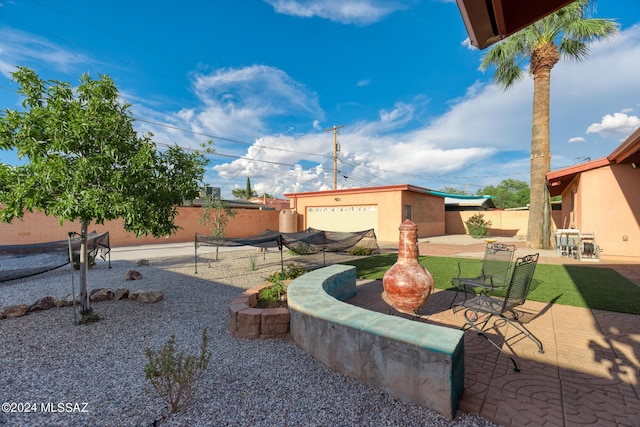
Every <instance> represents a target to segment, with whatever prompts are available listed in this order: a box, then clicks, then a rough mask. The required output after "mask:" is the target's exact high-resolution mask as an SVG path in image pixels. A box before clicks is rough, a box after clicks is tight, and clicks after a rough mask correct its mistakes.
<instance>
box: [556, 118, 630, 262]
mask: <svg viewBox="0 0 640 427" xmlns="http://www.w3.org/2000/svg"><path fill="white" fill-rule="evenodd" d="M547 181H548V183H549V185H550V191H551V195H552V196H558V195H562V217H561V221H560V224H559V225H558V227H559V228H564V229H570V228H577V229H579V230H580V232H587V233H595V238H596V243H597V245H598V246H599V247H600V249H601V258H602V259H603V260H604V261H606V260H607V259H610V260H628V261H640V225H639V223H640V128H638V129H637V130H636V131H635V132H634V133H633V134H631V136H629V138H627V139H626V140H625V141H624V142H623V143H622V144H621V145H620V146H619V147H618V148H616V149H615V150H614V151H613V152H612V153H611V154H610V155H609V156H607V157H604V158H601V159H597V160H593V161H590V162H586V163H582V164H579V165H575V166H571V167H567V168H563V169H559V170H556V171H553V172H550V173H548V174H547Z"/></svg>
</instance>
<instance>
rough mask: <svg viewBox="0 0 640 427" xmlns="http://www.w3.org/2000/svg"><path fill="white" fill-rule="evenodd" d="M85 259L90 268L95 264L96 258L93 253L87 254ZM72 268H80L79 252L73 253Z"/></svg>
mask: <svg viewBox="0 0 640 427" xmlns="http://www.w3.org/2000/svg"><path fill="white" fill-rule="evenodd" d="M87 260H88V261H89V262H88V263H87V265H88V266H89V268H91V267H93V266H94V265H96V258H95V257H94V256H93V255H91V254H87ZM73 269H74V270H80V254H79V253H77V252H76V253H74V254H73Z"/></svg>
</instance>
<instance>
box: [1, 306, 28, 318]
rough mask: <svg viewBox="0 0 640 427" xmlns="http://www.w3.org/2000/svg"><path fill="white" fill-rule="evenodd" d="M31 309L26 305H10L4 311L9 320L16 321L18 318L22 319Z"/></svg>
mask: <svg viewBox="0 0 640 427" xmlns="http://www.w3.org/2000/svg"><path fill="white" fill-rule="evenodd" d="M28 309H29V307H28V306H27V305H26V304H20V305H10V306H9V307H5V308H4V309H3V311H4V315H5V316H6V318H7V319H14V318H16V317H22V316H24V315H25V314H27V310H28Z"/></svg>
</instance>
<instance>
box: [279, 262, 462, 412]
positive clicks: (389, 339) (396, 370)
mask: <svg viewBox="0 0 640 427" xmlns="http://www.w3.org/2000/svg"><path fill="white" fill-rule="evenodd" d="M355 294H356V272H355V267H351V266H344V265H332V266H329V267H325V268H321V269H318V270H314V271H312V272H309V273H307V274H305V275H304V276H301V277H299V278H297V279H295V280H294V281H293V282H292V283H291V284H290V285H289V289H288V294H287V299H288V303H289V311H290V313H291V336H292V338H293V340H294V341H295V342H296V344H297V345H299V346H300V347H301V348H303V349H304V350H305V351H306V352H307V353H309V354H310V355H312V356H313V357H315V358H316V359H318V360H320V361H321V362H323V363H324V364H325V365H327V366H329V367H330V368H332V369H334V370H336V371H338V372H341V373H343V374H346V375H349V376H351V377H353V378H356V379H358V380H359V381H361V382H363V383H365V384H368V385H370V386H372V387H376V388H378V389H381V390H383V391H385V392H387V393H389V394H391V395H393V396H395V397H397V398H399V399H402V400H405V401H409V402H413V403H415V404H418V405H421V406H424V407H427V408H430V409H433V410H435V411H438V412H440V413H441V414H443V415H444V416H446V417H448V418H450V419H451V418H453V416H454V415H455V413H456V409H457V407H458V400H459V399H460V396H461V395H462V391H463V389H464V340H463V332H462V331H460V330H457V329H452V328H446V327H443V326H436V325H430V324H426V323H422V322H416V321H412V320H408V319H404V318H401V317H396V316H388V315H385V314H382V313H377V312H372V311H368V310H365V309H363V308H361V307H356V306H353V305H350V304H347V303H344V302H343V301H346V300H347V299H349V298H351V297H353V296H355Z"/></svg>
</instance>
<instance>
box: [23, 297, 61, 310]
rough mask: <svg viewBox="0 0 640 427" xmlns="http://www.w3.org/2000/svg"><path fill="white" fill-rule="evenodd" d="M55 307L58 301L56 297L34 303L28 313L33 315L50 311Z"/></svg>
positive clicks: (45, 298) (41, 299)
mask: <svg viewBox="0 0 640 427" xmlns="http://www.w3.org/2000/svg"><path fill="white" fill-rule="evenodd" d="M55 305H56V299H55V298H54V297H50V296H49V297H44V298H40V299H39V300H38V301H36V302H35V303H33V304H32V305H31V307H29V310H28V311H29V313H32V312H34V311H43V310H49V309H50V308H53V307H55Z"/></svg>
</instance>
